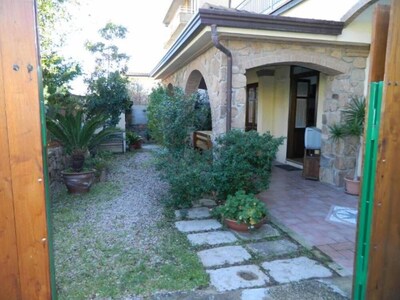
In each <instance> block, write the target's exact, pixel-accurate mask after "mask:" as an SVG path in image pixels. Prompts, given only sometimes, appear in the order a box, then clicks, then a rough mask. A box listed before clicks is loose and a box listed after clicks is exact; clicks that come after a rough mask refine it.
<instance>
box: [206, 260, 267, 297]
mask: <svg viewBox="0 0 400 300" xmlns="http://www.w3.org/2000/svg"><path fill="white" fill-rule="evenodd" d="M207 273H208V274H210V281H211V285H212V286H214V287H215V288H216V289H217V291H219V292H223V291H231V290H236V289H241V288H250V287H259V286H263V285H265V284H266V283H268V282H269V278H268V276H267V275H266V274H264V273H263V272H262V271H261V270H260V268H259V267H258V266H256V265H245V266H235V267H229V268H222V269H216V270H208V271H207Z"/></svg>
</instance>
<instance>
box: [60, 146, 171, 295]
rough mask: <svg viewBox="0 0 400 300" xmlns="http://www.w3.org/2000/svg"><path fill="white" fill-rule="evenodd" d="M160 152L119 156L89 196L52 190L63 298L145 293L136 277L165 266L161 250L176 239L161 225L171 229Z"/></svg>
mask: <svg viewBox="0 0 400 300" xmlns="http://www.w3.org/2000/svg"><path fill="white" fill-rule="evenodd" d="M156 149H157V148H155V147H154V146H147V147H146V146H145V147H144V149H143V150H141V151H137V152H135V153H127V154H126V155H115V156H113V161H112V162H111V166H110V173H109V174H108V178H107V182H106V183H99V184H97V185H96V186H95V187H94V188H93V190H92V191H91V192H90V193H88V194H86V195H83V196H74V195H67V194H66V193H65V191H64V189H65V187H64V186H63V185H59V186H58V187H57V188H52V194H53V197H52V198H53V201H52V202H53V203H52V212H53V216H52V217H53V228H54V253H55V266H56V280H57V290H58V293H59V298H60V299H87V298H90V299H97V298H100V299H102V297H101V295H109V294H111V295H120V294H121V293H122V294H124V293H125V291H126V292H128V291H131V292H130V293H132V289H133V290H135V291H139V292H140V286H141V284H140V283H135V276H142V275H141V274H140V272H141V270H146V271H144V272H147V271H151V272H154V270H156V269H157V268H158V265H159V264H162V263H164V262H165V258H163V253H161V252H162V251H160V250H159V249H160V246H161V245H163V238H164V239H165V237H168V236H170V235H171V229H170V228H169V227H168V226H160V224H161V225H165V217H164V215H163V212H164V205H163V203H162V202H161V199H162V198H163V197H164V195H166V193H167V192H168V184H166V183H165V182H164V181H163V180H161V178H160V177H159V173H158V171H157V170H155V167H154V163H153V157H154V156H153V153H154V151H156ZM164 243H165V242H164ZM142 278H144V277H142ZM146 280H147V281H146V282H148V281H149V280H151V278H150V279H146ZM107 282H109V284H108V285H107ZM147 289H149V288H148V287H147Z"/></svg>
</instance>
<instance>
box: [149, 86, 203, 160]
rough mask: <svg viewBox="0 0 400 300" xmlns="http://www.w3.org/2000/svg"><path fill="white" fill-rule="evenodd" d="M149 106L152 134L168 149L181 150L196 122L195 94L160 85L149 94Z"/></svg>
mask: <svg viewBox="0 0 400 300" xmlns="http://www.w3.org/2000/svg"><path fill="white" fill-rule="evenodd" d="M149 99H150V101H149V106H148V108H147V116H148V120H149V121H148V127H149V130H150V133H151V136H152V137H153V138H154V139H155V140H156V141H157V142H159V143H160V144H161V145H163V146H165V147H166V148H167V149H168V150H170V151H172V152H174V151H177V152H178V153H179V152H181V151H182V150H183V149H184V148H185V145H187V144H188V142H189V132H190V131H193V129H194V124H195V103H196V97H195V96H187V95H185V93H184V91H183V90H182V89H180V88H177V87H174V88H173V90H169V89H168V88H166V87H163V86H161V85H159V86H158V87H156V88H154V89H153V91H152V92H151V94H150V96H149Z"/></svg>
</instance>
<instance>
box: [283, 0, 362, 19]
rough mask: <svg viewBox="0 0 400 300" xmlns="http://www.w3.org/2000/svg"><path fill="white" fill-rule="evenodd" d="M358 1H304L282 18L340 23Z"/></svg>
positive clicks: (285, 13)
mask: <svg viewBox="0 0 400 300" xmlns="http://www.w3.org/2000/svg"><path fill="white" fill-rule="evenodd" d="M358 1H359V0H334V1H332V0H306V1H302V2H301V3H300V4H298V5H296V6H294V7H293V8H292V9H290V10H288V11H286V12H284V13H283V14H282V16H286V17H296V18H306V19H320V20H331V21H340V20H341V18H342V17H343V16H344V14H345V13H346V12H347V11H349V10H350V8H352V7H353V6H354V5H355V4H356V3H357V2H358Z"/></svg>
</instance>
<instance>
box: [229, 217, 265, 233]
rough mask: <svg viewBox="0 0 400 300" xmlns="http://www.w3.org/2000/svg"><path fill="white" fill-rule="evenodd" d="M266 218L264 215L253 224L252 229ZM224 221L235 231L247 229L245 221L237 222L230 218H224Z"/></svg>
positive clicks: (256, 227) (258, 226)
mask: <svg viewBox="0 0 400 300" xmlns="http://www.w3.org/2000/svg"><path fill="white" fill-rule="evenodd" d="M266 220H267V218H266V217H264V218H263V219H262V220H261V221H260V222H259V223H257V224H255V225H254V229H258V228H260V227H261V226H262V225H263V224H264V223H265V221H266ZM224 223H225V225H226V226H228V227H229V228H230V229H232V230H235V231H242V232H243V231H249V230H250V229H249V225H248V224H245V223H238V222H236V220H231V219H224Z"/></svg>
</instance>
